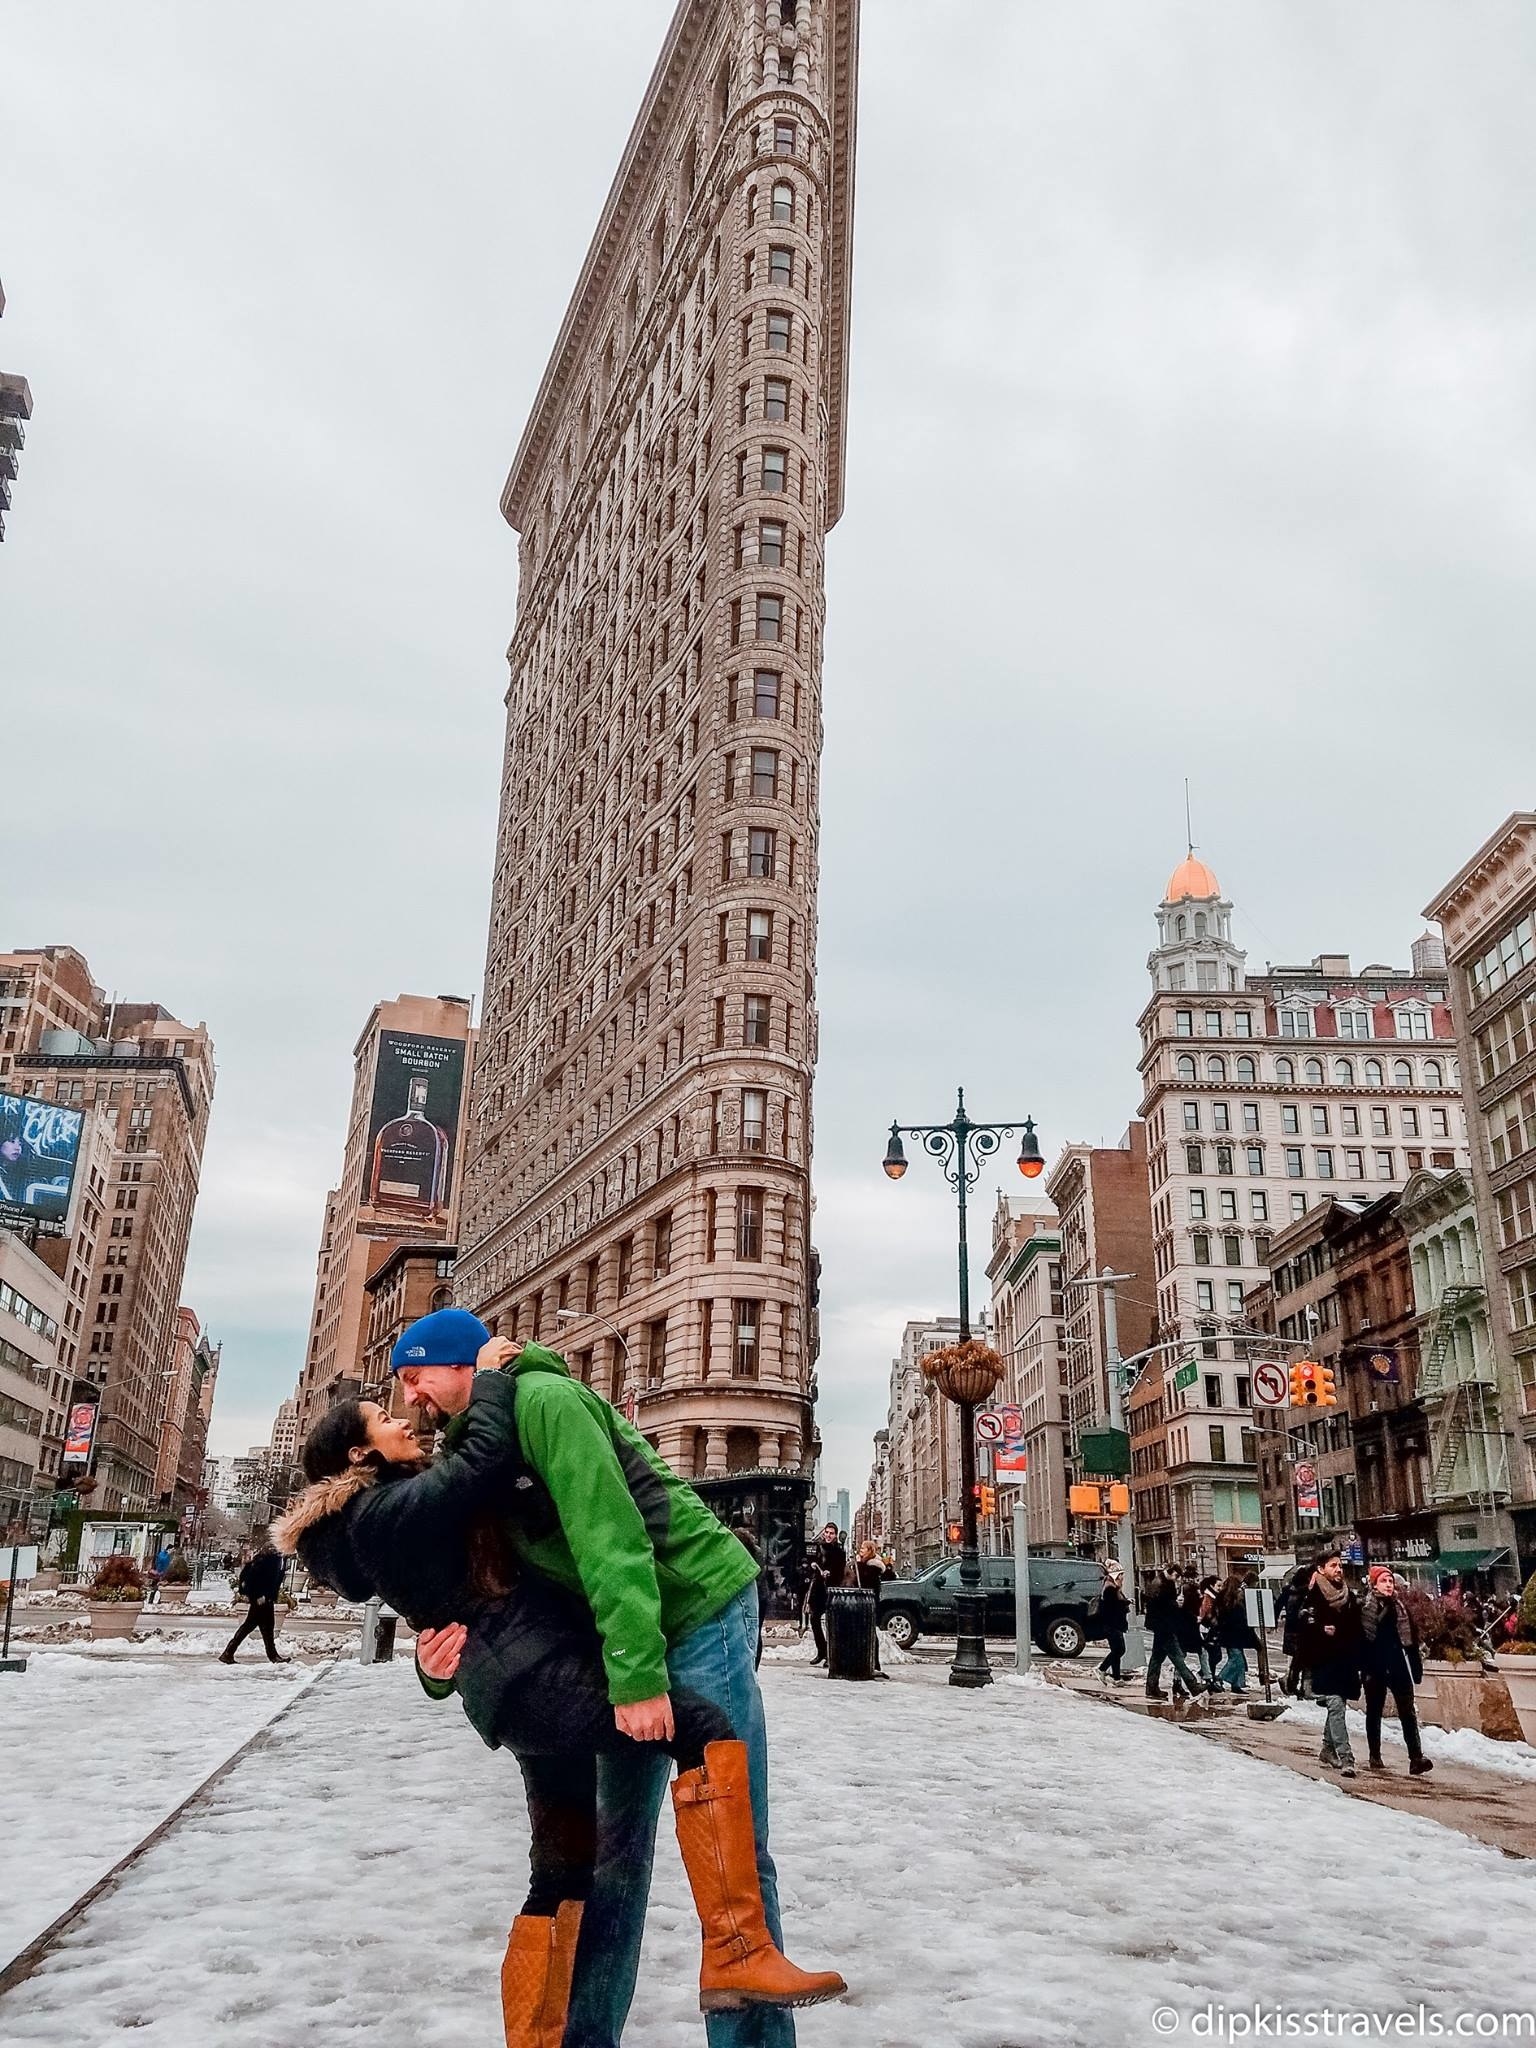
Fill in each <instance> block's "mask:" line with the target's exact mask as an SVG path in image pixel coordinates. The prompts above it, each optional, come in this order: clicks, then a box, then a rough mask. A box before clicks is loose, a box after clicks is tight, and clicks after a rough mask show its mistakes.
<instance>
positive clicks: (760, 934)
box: [747, 910, 773, 960]
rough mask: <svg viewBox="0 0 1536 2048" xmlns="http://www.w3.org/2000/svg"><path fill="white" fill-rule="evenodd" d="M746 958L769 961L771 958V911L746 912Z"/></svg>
mask: <svg viewBox="0 0 1536 2048" xmlns="http://www.w3.org/2000/svg"><path fill="white" fill-rule="evenodd" d="M747 958H748V959H749V960H771V959H772V958H773V912H772V911H771V910H749V911H748V912H747Z"/></svg>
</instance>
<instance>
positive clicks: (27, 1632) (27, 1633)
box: [11, 1614, 91, 1648]
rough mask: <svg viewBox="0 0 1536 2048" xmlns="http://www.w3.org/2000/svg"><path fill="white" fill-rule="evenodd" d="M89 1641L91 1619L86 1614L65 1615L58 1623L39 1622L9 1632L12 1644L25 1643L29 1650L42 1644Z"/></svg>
mask: <svg viewBox="0 0 1536 2048" xmlns="http://www.w3.org/2000/svg"><path fill="white" fill-rule="evenodd" d="M90 1639H91V1617H90V1616H89V1615H88V1614H67V1615H65V1616H63V1617H62V1619H60V1620H58V1621H44V1622H39V1623H37V1624H36V1625H35V1626H32V1627H29V1628H17V1629H12V1631H11V1641H12V1642H13V1643H25V1644H26V1645H27V1646H28V1647H29V1648H32V1647H34V1646H40V1645H42V1644H44V1643H80V1642H86V1643H88V1642H89V1641H90Z"/></svg>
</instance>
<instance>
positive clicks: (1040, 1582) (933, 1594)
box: [880, 1557, 1104, 1657]
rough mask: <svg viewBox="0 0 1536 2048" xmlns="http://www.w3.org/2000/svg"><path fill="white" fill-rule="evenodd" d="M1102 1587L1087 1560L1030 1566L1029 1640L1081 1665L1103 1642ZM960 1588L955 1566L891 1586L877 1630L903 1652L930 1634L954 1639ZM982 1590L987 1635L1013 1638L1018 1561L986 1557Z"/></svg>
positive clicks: (954, 1562)
mask: <svg viewBox="0 0 1536 2048" xmlns="http://www.w3.org/2000/svg"><path fill="white" fill-rule="evenodd" d="M1103 1584H1104V1574H1103V1573H1102V1572H1101V1571H1100V1570H1099V1567H1098V1566H1097V1565H1096V1564H1093V1563H1090V1562H1089V1560H1088V1559H1086V1558H1081V1557H1032V1558H1031V1559H1030V1561H1029V1615H1030V1636H1031V1639H1032V1640H1033V1641H1034V1642H1035V1643H1036V1644H1037V1645H1038V1646H1039V1648H1040V1649H1041V1650H1042V1651H1044V1653H1045V1654H1046V1655H1047V1656H1049V1657H1078V1656H1081V1654H1082V1650H1083V1645H1084V1644H1085V1643H1088V1642H1095V1641H1101V1640H1102V1639H1103V1635H1104V1630H1103V1628H1102V1627H1101V1626H1100V1623H1099V1592H1100V1589H1101V1587H1102V1586H1103ZM959 1588H960V1560H959V1559H958V1558H951V1559H948V1560H947V1561H946V1562H945V1563H943V1564H936V1565H930V1566H929V1568H928V1570H927V1571H925V1572H919V1573H918V1575H917V1577H916V1578H915V1579H887V1581H886V1582H885V1584H884V1585H883V1586H882V1587H881V1588H880V1626H881V1627H882V1628H883V1629H885V1630H886V1631H887V1633H888V1634H889V1636H890V1638H891V1641H892V1642H893V1643H897V1644H900V1646H901V1647H902V1648H903V1649H905V1648H906V1647H907V1645H908V1644H910V1643H914V1642H916V1640H917V1638H918V1637H919V1636H920V1635H922V1634H923V1632H924V1631H925V1630H926V1631H927V1633H928V1634H929V1635H934V1636H952V1635H953V1634H954V1632H955V1618H956V1608H955V1594H956V1593H957V1592H958V1591H959ZM981 1589H982V1591H983V1592H984V1593H985V1594H986V1596H987V1634H988V1635H989V1636H1011V1635H1012V1634H1013V1633H1014V1626H1015V1614H1016V1609H1015V1607H1014V1598H1013V1594H1014V1580H1013V1559H1012V1558H1011V1557H984V1558H983V1559H982V1560H981Z"/></svg>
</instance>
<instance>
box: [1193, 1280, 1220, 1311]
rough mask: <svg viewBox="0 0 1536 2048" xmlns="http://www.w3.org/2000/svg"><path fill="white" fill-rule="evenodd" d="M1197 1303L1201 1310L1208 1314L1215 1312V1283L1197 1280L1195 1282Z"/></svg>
mask: <svg viewBox="0 0 1536 2048" xmlns="http://www.w3.org/2000/svg"><path fill="white" fill-rule="evenodd" d="M1195 1301H1196V1304H1197V1305H1198V1306H1199V1307H1200V1308H1202V1309H1205V1310H1206V1311H1207V1312H1213V1311H1214V1310H1215V1307H1216V1284H1215V1282H1214V1281H1212V1280H1197V1281H1196V1282H1195Z"/></svg>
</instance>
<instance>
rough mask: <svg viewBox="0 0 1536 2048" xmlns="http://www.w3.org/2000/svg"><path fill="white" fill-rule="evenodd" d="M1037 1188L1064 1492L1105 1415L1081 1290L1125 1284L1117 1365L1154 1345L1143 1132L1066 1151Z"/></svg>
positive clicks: (1088, 1546) (1091, 1292) (1103, 1388)
mask: <svg viewBox="0 0 1536 2048" xmlns="http://www.w3.org/2000/svg"><path fill="white" fill-rule="evenodd" d="M1046 1190H1047V1192H1048V1194H1049V1195H1050V1198H1051V1201H1052V1202H1053V1204H1054V1205H1055V1207H1056V1210H1057V1213H1058V1215H1059V1216H1060V1219H1061V1221H1060V1234H1061V1282H1062V1295H1063V1302H1062V1323H1061V1332H1060V1337H1061V1346H1062V1360H1063V1376H1062V1406H1063V1412H1064V1420H1065V1423H1066V1442H1065V1446H1064V1448H1065V1459H1066V1470H1065V1472H1064V1474H1063V1479H1064V1481H1065V1483H1067V1484H1070V1483H1071V1481H1072V1480H1074V1479H1076V1478H1078V1477H1080V1476H1082V1474H1081V1466H1080V1445H1081V1440H1082V1434H1083V1431H1084V1430H1086V1429H1093V1428H1095V1427H1101V1426H1102V1425H1103V1424H1104V1423H1106V1422H1107V1421H1108V1419H1109V1416H1110V1412H1111V1410H1110V1398H1109V1366H1108V1359H1109V1329H1108V1323H1107V1320H1106V1318H1107V1302H1106V1290H1105V1289H1104V1288H1103V1287H1099V1286H1094V1285H1091V1284H1088V1283H1091V1282H1092V1281H1094V1280H1095V1279H1097V1277H1098V1276H1099V1275H1100V1274H1102V1273H1104V1272H1105V1271H1106V1270H1107V1271H1109V1272H1111V1273H1118V1274H1120V1275H1122V1276H1129V1277H1128V1278H1125V1279H1123V1281H1122V1284H1121V1285H1119V1286H1117V1287H1116V1289H1115V1319H1116V1323H1117V1326H1118V1328H1117V1346H1118V1350H1119V1355H1120V1357H1121V1358H1134V1357H1136V1356H1137V1354H1138V1353H1140V1352H1142V1351H1145V1350H1146V1349H1147V1347H1148V1345H1150V1344H1151V1342H1152V1339H1153V1332H1154V1328H1155V1324H1156V1311H1155V1307H1154V1296H1153V1286H1152V1270H1153V1269H1152V1218H1151V1209H1150V1205H1149V1202H1148V1197H1147V1132H1146V1126H1145V1125H1144V1124H1142V1123H1140V1122H1135V1123H1132V1124H1131V1125H1130V1126H1129V1128H1128V1129H1127V1131H1126V1133H1125V1136H1124V1137H1123V1138H1122V1139H1121V1140H1120V1143H1119V1144H1118V1145H1068V1146H1067V1147H1066V1148H1065V1149H1064V1151H1063V1152H1062V1154H1061V1156H1060V1158H1059V1159H1058V1160H1057V1161H1056V1164H1055V1165H1054V1166H1053V1167H1052V1169H1051V1172H1050V1176H1049V1178H1048V1179H1047V1181H1046ZM1071 1534H1072V1536H1073V1538H1074V1539H1075V1542H1076V1544H1077V1547H1078V1548H1079V1549H1080V1550H1082V1551H1083V1552H1084V1553H1092V1552H1095V1551H1105V1550H1106V1543H1107V1536H1108V1531H1107V1526H1106V1525H1105V1524H1103V1523H1100V1522H1087V1521H1080V1522H1075V1523H1073V1524H1072V1526H1071ZM1106 1554H1107V1551H1106Z"/></svg>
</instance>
